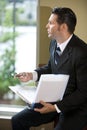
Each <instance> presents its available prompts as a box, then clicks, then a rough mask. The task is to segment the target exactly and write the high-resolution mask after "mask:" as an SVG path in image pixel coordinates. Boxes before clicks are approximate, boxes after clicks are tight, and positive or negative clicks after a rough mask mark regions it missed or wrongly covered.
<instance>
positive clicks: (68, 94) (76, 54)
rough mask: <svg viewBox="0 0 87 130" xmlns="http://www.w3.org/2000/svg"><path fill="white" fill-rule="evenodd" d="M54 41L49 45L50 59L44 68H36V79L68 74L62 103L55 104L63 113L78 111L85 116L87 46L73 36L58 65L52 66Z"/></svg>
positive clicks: (86, 101) (86, 103)
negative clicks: (47, 75) (51, 74)
mask: <svg viewBox="0 0 87 130" xmlns="http://www.w3.org/2000/svg"><path fill="white" fill-rule="evenodd" d="M55 47H56V41H55V40H52V41H51V44H50V49H49V50H50V59H49V62H48V64H47V65H46V66H43V67H41V68H38V69H37V70H36V71H37V73H38V79H39V77H40V75H41V74H48V73H53V74H69V75H70V78H69V82H68V85H67V88H66V91H65V94H64V97H63V99H62V101H59V102H58V103H57V105H58V108H59V109H60V110H61V111H62V112H63V113H66V112H71V111H76V110H78V111H79V112H81V113H82V114H86V115H87V44H85V43H84V42H83V41H82V40H81V39H79V38H78V37H77V36H76V35H73V37H72V38H71V40H70V41H69V43H68V45H67V46H66V48H65V50H64V52H63V54H62V55H61V56H60V58H59V62H58V65H55V64H54V52H55Z"/></svg>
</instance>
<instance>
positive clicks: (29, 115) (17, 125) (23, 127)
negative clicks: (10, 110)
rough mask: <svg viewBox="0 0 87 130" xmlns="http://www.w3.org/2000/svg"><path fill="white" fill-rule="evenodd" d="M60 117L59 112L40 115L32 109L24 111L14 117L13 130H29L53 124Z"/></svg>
mask: <svg viewBox="0 0 87 130" xmlns="http://www.w3.org/2000/svg"><path fill="white" fill-rule="evenodd" d="M56 116H58V114H57V112H52V113H48V114H40V113H39V112H35V111H34V110H32V109H28V108H26V109H24V110H23V111H21V112H19V113H18V114H16V115H14V116H13V117H12V129H13V130H29V128H30V127H32V126H39V125H41V124H44V123H48V122H51V121H53V120H54V119H55V117H56Z"/></svg>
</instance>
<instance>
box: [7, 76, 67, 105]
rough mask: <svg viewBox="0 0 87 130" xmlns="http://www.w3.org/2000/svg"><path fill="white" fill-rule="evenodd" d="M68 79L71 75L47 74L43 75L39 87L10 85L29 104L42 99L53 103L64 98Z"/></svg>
mask: <svg viewBox="0 0 87 130" xmlns="http://www.w3.org/2000/svg"><path fill="white" fill-rule="evenodd" d="M68 79H69V75H63V74H57V75H55V74H46V75H41V77H40V80H39V83H38V86H37V87H29V86H25V87H21V86H15V87H13V86H10V87H9V88H10V89H11V90H12V91H14V92H15V93H16V94H18V95H19V96H20V97H21V98H22V99H23V100H24V101H25V102H27V103H28V104H32V103H39V101H40V100H43V101H45V102H50V103H53V102H57V101H58V100H62V97H63V95H64V92H65V89H66V86H67V83H68Z"/></svg>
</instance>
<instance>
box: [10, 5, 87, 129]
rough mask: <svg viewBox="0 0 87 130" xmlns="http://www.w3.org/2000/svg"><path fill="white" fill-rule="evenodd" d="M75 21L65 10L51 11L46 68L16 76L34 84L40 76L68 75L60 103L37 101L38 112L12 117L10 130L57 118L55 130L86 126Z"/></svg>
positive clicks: (85, 88)
mask: <svg viewBox="0 0 87 130" xmlns="http://www.w3.org/2000/svg"><path fill="white" fill-rule="evenodd" d="M76 23H77V18H76V15H75V13H74V12H73V11H72V10H71V9H70V8H67V7H63V8H57V7H56V8H54V9H53V10H52V12H51V15H50V17H49V20H48V24H47V25H46V29H47V32H48V37H49V38H51V39H52V40H51V43H50V47H49V52H50V58H49V61H48V64H47V65H45V66H43V67H40V68H37V69H36V70H35V71H34V72H27V73H25V72H23V73H19V74H17V75H16V77H18V79H19V80H20V81H22V82H28V81H29V80H32V79H33V80H35V81H38V80H39V78H40V76H41V74H68V75H69V76H70V77H69V82H68V84H67V88H66V90H65V93H64V96H63V99H62V100H60V101H58V102H57V103H56V104H50V103H46V102H44V101H40V103H41V104H42V105H43V107H42V108H35V109H29V108H26V109H24V110H23V111H21V112H19V113H18V114H16V115H14V116H13V117H12V128H13V130H29V129H30V127H31V126H38V125H40V124H43V123H48V122H51V121H53V120H54V119H55V118H56V117H59V120H58V123H57V125H56V127H55V130H83V128H84V127H85V126H86V125H87V45H86V43H85V42H84V41H83V40H81V39H80V38H79V37H77V36H76V35H75V34H74V31H75V27H76Z"/></svg>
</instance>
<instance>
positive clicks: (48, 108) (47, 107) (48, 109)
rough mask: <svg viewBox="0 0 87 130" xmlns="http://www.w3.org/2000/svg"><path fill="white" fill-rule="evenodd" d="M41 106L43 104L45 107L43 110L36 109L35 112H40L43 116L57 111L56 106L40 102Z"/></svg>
mask: <svg viewBox="0 0 87 130" xmlns="http://www.w3.org/2000/svg"><path fill="white" fill-rule="evenodd" d="M40 104H42V105H43V107H42V108H35V109H34V110H35V111H37V112H40V113H42V114H45V113H49V112H53V111H56V109H55V107H54V105H52V104H50V103H46V102H44V101H40Z"/></svg>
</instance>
